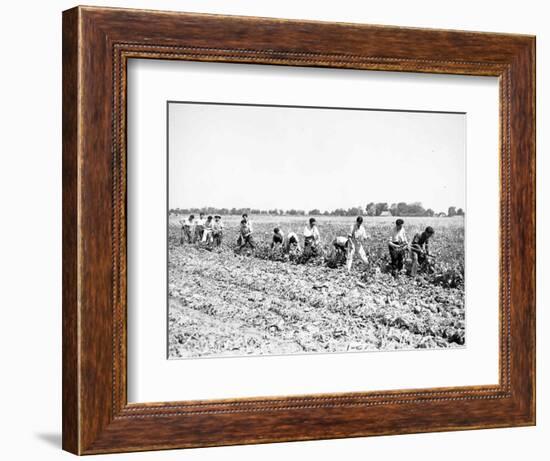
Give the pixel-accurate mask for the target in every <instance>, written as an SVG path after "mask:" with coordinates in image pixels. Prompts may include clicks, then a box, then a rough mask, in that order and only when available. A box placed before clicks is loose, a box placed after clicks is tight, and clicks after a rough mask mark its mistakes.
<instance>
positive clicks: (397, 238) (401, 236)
mask: <svg viewBox="0 0 550 461" xmlns="http://www.w3.org/2000/svg"><path fill="white" fill-rule="evenodd" d="M390 242H397V243H407V234H405V228H404V227H402V228H401V230H397V227H394V228H393V230H392V232H391V235H390Z"/></svg>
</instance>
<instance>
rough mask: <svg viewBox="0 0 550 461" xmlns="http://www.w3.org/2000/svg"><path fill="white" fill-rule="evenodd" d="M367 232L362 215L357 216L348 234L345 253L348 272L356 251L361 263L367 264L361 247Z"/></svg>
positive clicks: (367, 261)
mask: <svg viewBox="0 0 550 461" xmlns="http://www.w3.org/2000/svg"><path fill="white" fill-rule="evenodd" d="M366 240H367V232H366V230H365V226H363V217H362V216H357V219H356V220H355V224H353V225H352V226H351V229H350V234H349V243H348V246H347V255H346V266H347V269H348V274H349V273H350V271H351V265H352V264H353V257H354V256H355V254H356V253H357V254H358V255H359V258H361V261H363V263H365V264H368V263H369V260H368V259H367V255H366V254H365V249H364V248H363V243H366Z"/></svg>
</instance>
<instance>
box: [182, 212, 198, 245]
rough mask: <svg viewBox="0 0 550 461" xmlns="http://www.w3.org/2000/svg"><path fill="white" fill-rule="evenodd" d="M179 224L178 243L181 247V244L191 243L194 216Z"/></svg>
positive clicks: (193, 230)
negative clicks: (179, 234)
mask: <svg viewBox="0 0 550 461" xmlns="http://www.w3.org/2000/svg"><path fill="white" fill-rule="evenodd" d="M180 224H181V236H180V243H181V244H182V245H183V242H184V241H186V242H187V243H192V242H193V235H194V232H195V215H190V216H189V217H188V218H187V219H186V220H185V221H180Z"/></svg>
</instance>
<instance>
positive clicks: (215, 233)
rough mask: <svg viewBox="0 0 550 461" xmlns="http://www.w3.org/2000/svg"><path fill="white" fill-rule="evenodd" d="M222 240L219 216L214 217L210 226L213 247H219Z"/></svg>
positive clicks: (221, 226)
mask: <svg viewBox="0 0 550 461" xmlns="http://www.w3.org/2000/svg"><path fill="white" fill-rule="evenodd" d="M222 240H223V222H222V217H221V216H220V215H216V216H214V223H213V224H212V242H213V243H214V245H215V246H217V247H219V246H220V245H221V244H222Z"/></svg>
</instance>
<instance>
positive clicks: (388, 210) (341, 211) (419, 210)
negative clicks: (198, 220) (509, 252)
mask: <svg viewBox="0 0 550 461" xmlns="http://www.w3.org/2000/svg"><path fill="white" fill-rule="evenodd" d="M199 213H204V214H205V215H216V214H219V215H222V216H223V215H237V216H240V215H243V214H244V213H247V214H250V215H253V214H256V215H262V214H263V215H275V216H359V215H366V216H389V215H391V216H448V217H453V216H464V210H463V209H462V208H458V209H457V208H456V207H454V206H450V207H449V209H448V210H447V213H444V212H438V213H436V212H435V211H434V210H432V209H431V208H427V209H425V208H424V207H423V206H422V203H420V202H412V203H406V202H399V203H392V204H391V205H388V203H386V202H379V203H374V202H370V203H368V204H367V205H366V206H365V207H364V208H362V207H360V206H357V207H352V208H348V209H345V208H336V209H335V210H332V211H328V210H325V211H321V210H319V209H317V208H314V209H313V210H309V211H306V210H296V209H294V208H292V209H290V210H283V209H279V208H273V209H270V210H261V209H258V208H215V207H202V208H173V209H171V210H170V214H177V215H189V214H197V215H198V214H199Z"/></svg>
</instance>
